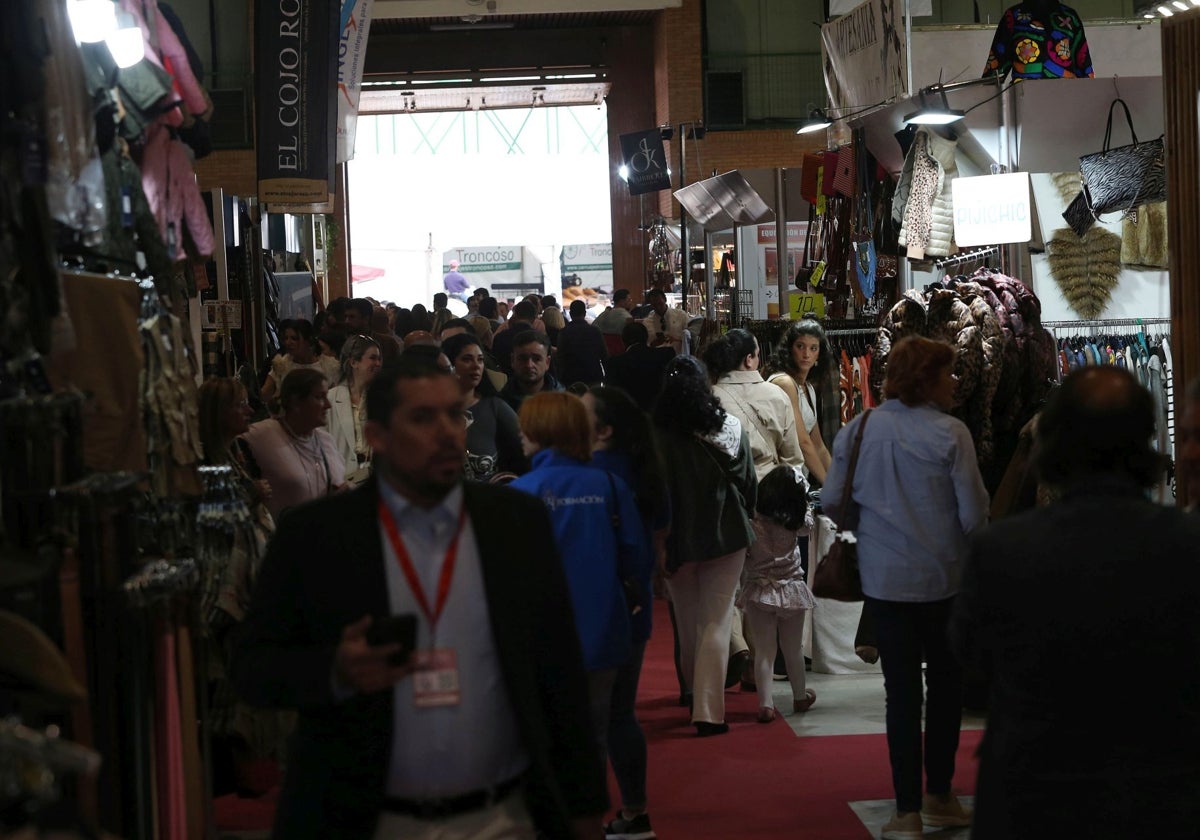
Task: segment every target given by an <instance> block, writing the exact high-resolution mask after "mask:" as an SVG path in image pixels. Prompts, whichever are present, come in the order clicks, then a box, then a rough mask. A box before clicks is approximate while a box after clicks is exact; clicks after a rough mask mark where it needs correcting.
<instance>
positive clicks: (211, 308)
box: [202, 300, 242, 330]
mask: <svg viewBox="0 0 1200 840" xmlns="http://www.w3.org/2000/svg"><path fill="white" fill-rule="evenodd" d="M202 326H203V327H204V329H206V330H240V329H241V328H242V302H241V301H240V300H210V301H206V302H205V303H204V319H203V322H202Z"/></svg>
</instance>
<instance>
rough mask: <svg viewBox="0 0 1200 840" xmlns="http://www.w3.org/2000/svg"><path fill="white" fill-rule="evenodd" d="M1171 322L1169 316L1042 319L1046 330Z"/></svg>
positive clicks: (1165, 323)
mask: <svg viewBox="0 0 1200 840" xmlns="http://www.w3.org/2000/svg"><path fill="white" fill-rule="evenodd" d="M1170 324H1171V319H1170V318H1108V319H1100V320H1092V321H1042V326H1043V327H1045V328H1046V329H1048V330H1054V329H1064V330H1065V329H1081V330H1082V329H1105V328H1108V327H1154V326H1162V325H1167V326H1169V325H1170Z"/></svg>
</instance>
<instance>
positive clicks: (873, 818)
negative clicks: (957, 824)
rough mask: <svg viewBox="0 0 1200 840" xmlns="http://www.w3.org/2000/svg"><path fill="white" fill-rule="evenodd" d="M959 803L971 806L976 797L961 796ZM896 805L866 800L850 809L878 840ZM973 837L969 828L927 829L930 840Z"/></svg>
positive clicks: (955, 839) (851, 805)
mask: <svg viewBox="0 0 1200 840" xmlns="http://www.w3.org/2000/svg"><path fill="white" fill-rule="evenodd" d="M959 801H961V802H962V803H963V804H964V805H970V804H971V803H973V802H974V801H975V797H974V796H960V797H959ZM895 807H896V803H895V801H894V800H891V799H865V800H863V801H861V802H851V803H850V809H851V810H852V811H854V813H856V814H858V818H859V819H860V820H862V821H863V825H865V826H866V827H867V829H868V830H869V831H870V832H871V836H872V837H874V838H876V840H878V838H879V832H880V831H882V830H883V825H884V823H886V822H887V821H888V820H890V819H891V818H892V814H893V813H894V811H895ZM970 836H971V829H969V828H928V827H926V829H925V837H926V838H928V840H968V838H969V837H970Z"/></svg>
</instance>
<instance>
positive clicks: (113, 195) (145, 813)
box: [0, 3, 324, 838]
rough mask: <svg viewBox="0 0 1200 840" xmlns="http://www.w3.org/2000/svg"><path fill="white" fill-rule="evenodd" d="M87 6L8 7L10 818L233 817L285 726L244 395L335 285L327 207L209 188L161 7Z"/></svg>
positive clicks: (55, 821) (4, 708)
mask: <svg viewBox="0 0 1200 840" xmlns="http://www.w3.org/2000/svg"><path fill="white" fill-rule="evenodd" d="M70 6H71V10H72V12H73V13H74V12H80V10H83V11H89V10H90V11H91V12H94V13H98V14H99V13H103V14H99V17H97V19H96V20H91V19H90V18H87V17H86V16H85V17H72V18H68V13H67V11H68V4H66V3H45V4H28V3H8V4H4V6H3V10H2V11H0V29H2V31H3V32H4V33H5V36H6V38H5V42H6V44H7V45H9V49H8V51H7V52H6V53H5V55H4V56H3V57H2V58H0V63H2V64H3V67H4V69H3V71H2V74H3V77H4V78H5V80H6V83H5V85H3V87H2V90H0V101H2V107H0V113H2V114H3V115H4V117H3V119H4V123H5V130H4V132H2V133H0V162H2V165H0V190H2V194H3V200H2V201H0V418H2V422H0V812H2V813H3V814H4V818H3V819H4V827H3V829H2V830H0V833H7V831H9V830H13V831H22V830H24V829H34V830H36V829H37V828H39V827H41V828H45V827H46V826H53V827H54V828H55V829H56V830H59V829H68V830H70V831H71V833H75V831H76V830H77V831H78V833H79V834H80V835H81V836H98V835H99V834H100V833H103V834H104V835H105V836H124V837H145V838H150V837H157V838H185V837H187V838H204V837H210V836H216V829H215V823H214V820H213V817H212V815H213V806H212V803H213V801H214V799H215V797H217V796H218V795H220V794H221V793H223V792H226V791H233V790H235V789H241V790H252V789H255V788H258V789H259V792H262V791H264V790H266V788H267V787H269V786H270V785H271V784H273V783H274V781H277V773H276V776H275V779H274V780H272V779H271V778H267V777H261V778H258V779H255V778H253V774H252V773H250V772H248V771H249V768H251V767H252V766H253V765H254V761H256V760H266V759H275V758H278V757H279V755H280V750H281V748H282V744H283V737H284V736H285V735H286V733H287V730H288V722H287V721H286V720H284V719H280V718H279V716H277V715H274V714H273V713H271V714H259V713H256V712H254V711H252V710H249V709H248V708H246V707H244V706H242V705H241V704H240V703H238V702H237V701H236V700H235V699H234V696H233V693H232V691H231V689H230V685H229V680H228V674H227V670H226V669H227V665H228V650H229V648H228V642H229V638H230V635H229V633H230V630H231V628H233V627H234V626H235V625H236V624H237V622H238V621H239V620H240V618H241V616H242V614H243V612H244V610H245V607H246V603H247V595H248V591H249V586H250V583H251V582H252V580H253V577H254V573H255V571H256V569H257V566H258V562H259V560H260V558H261V556H262V552H263V549H264V545H265V536H266V534H267V533H268V530H269V529H268V524H267V523H269V518H266V519H264V518H263V517H262V516H261V513H262V510H261V507H260V505H259V504H258V503H257V501H256V500H255V499H253V498H252V497H251V496H250V495H249V494H248V493H247V491H246V488H247V476H246V475H245V474H244V472H243V471H242V470H241V468H240V467H239V466H238V465H237V464H235V463H233V460H232V458H231V457H230V450H229V448H228V447H227V446H226V444H228V443H230V441H229V440H228V439H227V437H228V434H227V433H228V428H229V426H228V423H227V420H228V418H230V417H233V416H243V414H244V413H245V406H244V405H243V404H244V403H249V402H251V401H255V400H257V398H258V396H259V393H260V390H259V376H258V371H259V370H261V369H262V368H263V365H264V361H265V360H266V359H268V358H269V357H270V356H272V355H273V354H274V353H275V352H276V351H277V350H278V349H279V335H278V324H279V321H280V319H282V318H285V317H289V316H291V317H297V316H304V317H307V318H311V317H312V314H313V309H314V307H315V306H317V305H319V304H318V303H317V302H316V301H317V300H318V299H319V297H320V295H321V291H322V290H321V286H320V282H319V281H320V279H321V275H322V273H323V271H324V267H323V253H322V251H323V247H322V244H321V243H322V242H323V240H324V232H323V231H319V230H317V226H318V225H317V222H316V221H314V218H315V217H312V216H300V215H295V216H287V215H285V214H284V213H265V212H261V211H262V210H263V208H262V207H260V206H259V205H258V204H257V201H256V199H255V198H251V197H244V196H243V197H238V196H232V195H229V194H227V193H225V192H224V191H222V190H212V191H209V192H201V190H200V189H199V186H198V184H197V179H196V177H195V174H194V171H193V162H194V161H195V160H196V159H198V158H201V157H203V156H204V155H206V154H207V153H208V152H209V151H211V148H212V146H211V142H210V133H209V126H208V122H209V119H210V117H211V115H212V110H213V109H212V103H211V98H210V97H209V94H208V91H207V90H206V89H205V88H204V86H203V84H202V82H201V80H202V79H205V78H207V77H206V76H205V73H204V68H203V67H202V66H200V65H199V59H198V58H197V56H196V54H195V51H194V50H192V49H191V48H190V44H189V42H188V33H187V31H186V29H185V27H184V26H183V24H182V23H181V21H180V20H179V19H178V18H176V17H175V16H174V15H173V14H172V13H171V12H170V10H169V9H168V8H167V6H166V5H165V4H163V5H162V6H161V7H159V6H155V5H154V4H149V5H148V6H147V5H144V4H136V3H121V4H119V8H118V4H116V3H99V4H97V3H91V4H86V3H76V4H70ZM106 18H107V19H106ZM93 26H94V27H98V28H96V29H95V30H94V31H93V29H89V28H88V27H93ZM268 209H272V210H274V209H275V208H268ZM280 209H284V208H280ZM301 257H303V258H304V259H303V260H301V259H299V258H301ZM306 262H307V263H308V265H307V266H305V265H304V263H306ZM314 263H315V265H314ZM297 268H300V271H299V277H298V278H297V276H296V275H295V274H289V273H288V272H292V271H295V270H296V269H297ZM208 377H216V378H213V379H210V380H209V381H204V380H205V379H206V378H208ZM239 379H240V382H239ZM202 382H203V385H202V384H201V383H202ZM214 394H216V395H219V399H215V400H209V399H208V397H209V396H212V395H214ZM235 753H237V754H238V755H239V756H240V759H241V760H238V761H234V754H235ZM214 768H215V769H214ZM238 772H241V775H240V776H238ZM235 776H236V777H237V778H235ZM14 819H15V820H16V822H15V823H14V822H13V820H14Z"/></svg>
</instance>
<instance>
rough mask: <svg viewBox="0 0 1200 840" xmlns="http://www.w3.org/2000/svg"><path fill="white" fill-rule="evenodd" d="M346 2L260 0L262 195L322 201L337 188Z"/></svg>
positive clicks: (269, 199)
mask: <svg viewBox="0 0 1200 840" xmlns="http://www.w3.org/2000/svg"><path fill="white" fill-rule="evenodd" d="M340 11H341V9H340V4H339V3H336V2H330V0H256V2H255V16H254V33H255V62H254V72H255V78H256V82H255V94H256V95H255V111H256V113H255V129H256V130H255V140H256V143H255V145H256V147H257V148H258V200H259V201H261V202H263V203H264V204H268V205H270V204H321V203H325V202H327V201H329V196H330V194H331V193H332V191H333V190H332V186H331V180H332V178H333V166H334V151H335V147H336V119H337V93H338V89H337V83H336V81H335V80H336V78H337V76H336V73H337V53H338V50H337V44H338V39H339V35H340V32H339V30H338V20H339V13H340Z"/></svg>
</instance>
